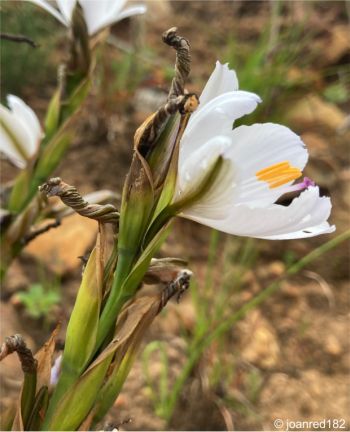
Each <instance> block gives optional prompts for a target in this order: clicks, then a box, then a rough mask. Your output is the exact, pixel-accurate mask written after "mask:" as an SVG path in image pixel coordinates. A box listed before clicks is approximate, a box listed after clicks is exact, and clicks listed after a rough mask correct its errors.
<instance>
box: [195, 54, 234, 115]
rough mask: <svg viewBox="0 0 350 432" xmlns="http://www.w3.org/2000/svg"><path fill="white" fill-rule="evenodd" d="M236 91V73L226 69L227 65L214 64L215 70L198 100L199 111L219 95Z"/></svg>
mask: <svg viewBox="0 0 350 432" xmlns="http://www.w3.org/2000/svg"><path fill="white" fill-rule="evenodd" d="M234 90H238V79H237V75H236V72H235V71H234V70H230V69H229V68H228V64H227V63H226V64H224V65H223V64H221V63H220V62H219V61H217V62H216V65H215V69H214V71H213V73H212V74H211V76H210V78H209V80H208V82H207V84H206V86H205V87H204V90H203V92H202V94H201V96H200V98H199V101H200V105H199V107H198V109H201V108H202V107H203V106H204V105H205V104H206V103H208V102H210V101H211V100H212V99H214V98H215V97H217V96H220V95H221V94H224V93H228V92H231V91H234Z"/></svg>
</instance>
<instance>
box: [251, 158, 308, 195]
mask: <svg viewBox="0 0 350 432" xmlns="http://www.w3.org/2000/svg"><path fill="white" fill-rule="evenodd" d="M255 175H256V177H257V179H258V180H261V181H265V182H267V183H268V185H269V188H270V189H274V188H276V187H279V186H282V185H284V184H286V183H289V182H290V181H293V180H296V179H297V178H299V177H300V176H301V175H302V172H301V171H300V169H299V168H296V167H292V166H291V165H290V163H289V162H288V161H285V162H279V163H276V164H273V165H271V166H269V167H267V168H264V169H262V170H260V171H257V172H256V174H255Z"/></svg>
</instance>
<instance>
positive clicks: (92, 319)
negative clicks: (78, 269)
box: [47, 248, 102, 419]
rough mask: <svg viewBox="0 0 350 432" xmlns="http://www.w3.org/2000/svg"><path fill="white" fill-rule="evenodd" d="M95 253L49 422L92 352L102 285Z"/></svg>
mask: <svg viewBox="0 0 350 432" xmlns="http://www.w3.org/2000/svg"><path fill="white" fill-rule="evenodd" d="M97 261H98V251H97V248H95V249H94V250H93V251H92V253H91V255H90V258H89V261H88V263H87V266H86V268H85V271H84V274H83V280H82V283H81V285H80V289H79V292H78V296H77V299H76V302H75V305H74V309H73V311H72V314H71V317H70V320H69V324H68V328H67V334H66V343H65V349H64V353H63V357H62V372H61V376H60V379H59V381H58V383H57V386H56V389H55V391H54V394H53V396H52V399H51V401H50V405H49V410H48V414H47V417H48V418H49V419H50V418H51V416H52V415H53V413H54V412H55V409H56V408H55V407H56V404H57V402H58V401H59V399H60V398H61V397H62V395H63V394H64V393H65V392H66V391H67V389H68V388H70V387H71V386H72V384H73V383H74V382H75V381H76V380H77V379H78V377H79V375H80V373H81V372H82V371H83V369H84V367H85V365H86V364H87V363H88V361H89V360H90V358H91V355H92V353H93V352H94V347H95V342H96V334H97V328H98V321H99V315H100V307H101V300H102V292H101V284H100V283H99V282H98V280H97V271H96V270H97V265H99V263H98V262H97Z"/></svg>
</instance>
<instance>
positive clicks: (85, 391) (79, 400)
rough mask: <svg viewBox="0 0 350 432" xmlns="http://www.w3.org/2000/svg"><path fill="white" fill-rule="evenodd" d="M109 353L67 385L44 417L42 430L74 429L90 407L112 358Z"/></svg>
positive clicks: (111, 354)
mask: <svg viewBox="0 0 350 432" xmlns="http://www.w3.org/2000/svg"><path fill="white" fill-rule="evenodd" d="M113 355H114V352H113V351H112V353H110V354H109V356H108V357H106V358H105V359H104V361H103V362H99V363H98V364H96V365H94V366H92V367H90V368H89V369H88V370H87V371H86V372H85V373H84V374H83V375H82V376H81V378H79V379H78V381H77V382H76V383H75V384H74V385H72V386H71V387H69V389H68V391H67V392H66V393H65V395H64V396H63V398H62V399H61V400H60V401H59V403H58V404H57V405H56V407H55V409H54V410H53V412H52V413H51V415H49V413H48V415H47V416H46V417H45V421H44V424H43V426H42V430H44V431H47V430H67V431H72V430H76V429H77V428H78V427H79V425H80V424H81V422H82V421H83V420H84V419H85V417H86V416H87V415H88V413H89V411H90V409H91V408H92V406H93V404H94V402H95V399H96V397H97V395H98V392H99V389H100V387H101V385H102V383H103V380H104V377H105V375H106V372H107V370H108V367H109V365H110V362H111V360H112V358H113Z"/></svg>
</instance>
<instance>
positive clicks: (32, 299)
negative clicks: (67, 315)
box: [17, 283, 61, 320]
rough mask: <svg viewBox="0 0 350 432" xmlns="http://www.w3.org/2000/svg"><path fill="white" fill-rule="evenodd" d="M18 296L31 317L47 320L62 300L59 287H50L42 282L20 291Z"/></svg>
mask: <svg viewBox="0 0 350 432" xmlns="http://www.w3.org/2000/svg"><path fill="white" fill-rule="evenodd" d="M46 285H47V284H46ZM17 298H18V300H19V302H20V303H21V304H22V305H23V306H24V308H25V310H26V312H27V313H28V315H29V316H30V317H32V318H37V319H38V318H45V319H46V320H49V319H50V316H49V315H50V313H51V312H52V310H53V308H54V307H55V306H57V305H58V304H59V302H60V301H61V295H60V293H59V291H58V289H57V287H55V286H52V287H51V286H49V287H48V286H44V285H43V284H41V283H34V284H32V285H30V287H29V288H28V290H27V291H22V292H19V293H18V294H17Z"/></svg>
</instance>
